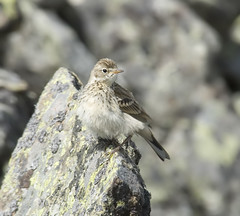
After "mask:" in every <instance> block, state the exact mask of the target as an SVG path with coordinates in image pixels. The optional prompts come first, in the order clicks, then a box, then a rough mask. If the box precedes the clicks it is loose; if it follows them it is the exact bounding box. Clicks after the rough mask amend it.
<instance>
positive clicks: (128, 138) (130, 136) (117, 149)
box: [110, 135, 133, 155]
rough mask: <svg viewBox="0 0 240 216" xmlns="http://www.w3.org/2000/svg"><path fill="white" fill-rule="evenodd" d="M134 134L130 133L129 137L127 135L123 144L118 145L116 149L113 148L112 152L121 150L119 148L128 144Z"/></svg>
mask: <svg viewBox="0 0 240 216" xmlns="http://www.w3.org/2000/svg"><path fill="white" fill-rule="evenodd" d="M132 136H133V135H129V136H128V137H126V139H125V140H123V142H122V143H121V144H119V145H118V147H116V148H115V149H113V150H112V151H111V152H110V154H111V155H113V154H114V153H115V152H117V151H119V149H120V148H121V147H122V146H123V145H124V144H126V143H127V142H128V141H129V140H130V139H131V138H132Z"/></svg>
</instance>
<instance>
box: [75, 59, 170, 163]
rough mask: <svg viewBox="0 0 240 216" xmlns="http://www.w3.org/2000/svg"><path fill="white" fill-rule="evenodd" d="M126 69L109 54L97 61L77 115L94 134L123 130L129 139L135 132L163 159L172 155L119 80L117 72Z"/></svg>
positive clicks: (113, 134)
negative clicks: (156, 135) (163, 145)
mask: <svg viewBox="0 0 240 216" xmlns="http://www.w3.org/2000/svg"><path fill="white" fill-rule="evenodd" d="M121 72H123V70H120V69H118V67H117V65H116V63H115V62H114V61H113V60H111V59H108V58H103V59H101V60H99V61H98V62H97V64H96V65H95V66H94V68H93V70H92V71H91V75H90V78H89V80H88V83H87V85H86V86H85V87H84V88H83V90H82V91H81V93H80V98H79V99H80V104H79V109H78V116H79V118H80V119H81V120H82V123H83V125H85V126H86V127H87V128H88V129H89V130H91V132H92V133H93V134H95V136H97V137H101V138H104V139H113V138H117V137H118V136H120V135H121V134H124V135H125V136H126V137H127V138H126V140H125V141H124V142H123V143H125V142H126V141H127V140H129V139H130V138H131V137H132V135H133V134H135V133H137V134H139V135H140V136H142V137H143V138H144V139H145V140H146V141H147V142H148V143H149V144H150V146H151V147H152V148H153V150H154V151H155V152H156V153H157V155H158V156H159V157H160V158H161V159H162V160H163V161H164V159H166V158H167V159H170V157H169V155H168V153H167V152H166V151H165V149H164V148H163V147H162V146H161V145H160V144H159V143H158V141H157V140H156V139H155V137H154V136H153V134H152V132H151V129H150V122H151V118H150V117H149V115H148V114H147V113H146V112H145V111H144V110H143V108H142V107H141V106H140V105H139V104H138V102H137V101H136V100H135V98H134V96H133V94H132V93H131V92H130V91H128V90H127V89H124V88H123V87H122V86H120V85H119V84H117V83H116V82H115V81H116V79H117V75H118V74H119V73H121Z"/></svg>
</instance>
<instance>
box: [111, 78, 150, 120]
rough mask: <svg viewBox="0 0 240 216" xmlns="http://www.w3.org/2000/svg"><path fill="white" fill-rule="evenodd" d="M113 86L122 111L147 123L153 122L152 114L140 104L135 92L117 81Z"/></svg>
mask: <svg viewBox="0 0 240 216" xmlns="http://www.w3.org/2000/svg"><path fill="white" fill-rule="evenodd" d="M112 88H113V91H114V93H115V96H116V97H117V100H118V104H119V107H120V109H121V111H122V112H124V113H127V114H129V115H131V116H132V117H133V118H135V119H137V120H139V121H141V122H144V123H147V124H150V123H151V118H150V116H149V115H148V114H147V113H146V112H145V111H144V109H143V108H142V107H141V106H140V105H139V104H138V102H137V101H136V100H135V98H134V96H133V94H132V93H131V92H130V91H129V90H127V89H125V88H123V87H122V86H120V85H119V84H117V83H114V84H113V86H112Z"/></svg>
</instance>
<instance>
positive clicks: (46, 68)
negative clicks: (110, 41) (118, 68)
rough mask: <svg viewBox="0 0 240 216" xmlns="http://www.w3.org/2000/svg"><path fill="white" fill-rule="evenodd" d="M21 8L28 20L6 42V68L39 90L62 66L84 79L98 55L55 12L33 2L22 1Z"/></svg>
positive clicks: (30, 86) (31, 87)
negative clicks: (87, 47)
mask: <svg viewBox="0 0 240 216" xmlns="http://www.w3.org/2000/svg"><path fill="white" fill-rule="evenodd" d="M19 7H20V9H21V11H22V13H23V18H24V20H25V22H24V23H23V24H22V26H21V29H20V30H19V31H16V32H13V33H12V34H11V35H10V36H9V37H8V38H7V41H5V43H7V44H8V47H7V49H6V51H5V61H4V67H6V68H9V69H11V70H14V71H16V72H18V73H19V74H20V75H21V76H22V77H23V78H24V79H26V81H27V82H28V83H29V88H30V89H31V90H33V91H35V92H37V93H40V92H41V91H42V88H43V86H44V85H45V83H46V82H47V81H48V80H49V78H50V77H51V76H52V71H54V70H56V69H57V68H58V67H59V66H65V67H69V68H70V69H72V70H75V71H77V73H79V74H81V77H82V78H83V80H84V81H85V80H86V79H87V77H88V72H89V70H90V69H91V67H92V65H93V64H94V62H95V58H94V57H93V56H92V55H91V54H90V53H89V52H88V50H87V49H86V47H85V46H84V45H83V44H82V43H81V41H80V40H79V39H78V38H77V36H76V34H75V33H74V32H73V31H72V30H71V29H70V28H69V27H68V26H66V25H65V24H64V23H63V22H62V21H60V19H59V17H57V16H56V14H54V13H52V12H50V11H43V10H42V9H40V8H38V7H36V6H35V5H34V4H33V3H32V2H31V1H21V2H19ZM23 44H24V46H23Z"/></svg>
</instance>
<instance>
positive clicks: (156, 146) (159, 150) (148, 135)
mask: <svg viewBox="0 0 240 216" xmlns="http://www.w3.org/2000/svg"><path fill="white" fill-rule="evenodd" d="M138 134H139V135H140V136H142V137H143V138H144V139H145V140H146V141H147V142H148V144H149V145H150V146H151V147H152V148H153V150H154V151H155V152H156V154H157V155H158V157H159V158H160V159H161V160H162V161H164V160H165V159H170V157H169V154H168V153H167V151H166V150H165V149H164V148H163V147H162V146H161V145H160V143H159V142H158V141H157V140H156V139H155V137H154V136H153V134H152V132H151V130H150V128H148V127H145V128H144V129H143V130H141V131H139V132H138Z"/></svg>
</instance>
